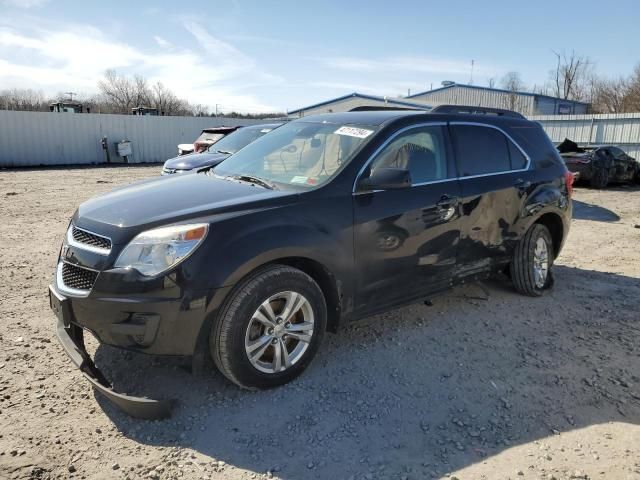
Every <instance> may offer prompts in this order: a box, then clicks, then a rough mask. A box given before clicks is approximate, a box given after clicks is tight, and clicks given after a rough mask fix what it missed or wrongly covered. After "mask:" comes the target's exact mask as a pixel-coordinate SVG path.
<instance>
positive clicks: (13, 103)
mask: <svg viewBox="0 0 640 480" xmlns="http://www.w3.org/2000/svg"><path fill="white" fill-rule="evenodd" d="M49 103H50V102H49V101H47V100H46V99H45V98H44V95H43V93H42V92H41V91H40V90H32V89H30V88H12V89H7V90H2V91H0V108H2V109H5V110H30V111H46V110H49Z"/></svg>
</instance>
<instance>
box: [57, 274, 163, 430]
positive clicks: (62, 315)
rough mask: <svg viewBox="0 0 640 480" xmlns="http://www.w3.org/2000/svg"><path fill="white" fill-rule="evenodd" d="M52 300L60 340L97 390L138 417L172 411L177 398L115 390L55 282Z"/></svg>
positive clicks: (146, 417)
mask: <svg viewBox="0 0 640 480" xmlns="http://www.w3.org/2000/svg"><path fill="white" fill-rule="evenodd" d="M49 304H50V306H51V309H52V310H53V311H54V313H55V314H56V316H57V317H58V327H57V334H58V339H59V340H60V344H61V345H62V347H63V348H64V350H65V352H66V353H67V355H69V358H71V361H72V362H73V363H74V364H75V365H76V366H77V367H78V368H79V369H80V371H81V372H82V374H83V375H84V376H85V377H86V378H87V380H89V382H91V384H92V385H93V387H94V388H95V389H96V390H97V391H98V392H100V393H101V394H102V395H104V396H105V397H107V399H109V400H110V401H111V402H112V403H114V404H115V405H117V406H118V407H119V408H120V409H121V410H123V411H124V412H125V413H127V414H129V415H131V416H132V417H135V418H141V419H145V420H156V419H161V418H166V417H168V416H170V415H171V411H172V409H173V406H174V405H175V400H153V399H150V398H144V397H132V396H129V395H124V394H122V393H118V392H116V391H114V390H113V387H112V385H111V383H110V382H109V381H108V380H107V379H106V378H105V376H104V375H103V374H102V372H101V371H100V370H98V367H96V365H95V363H93V360H92V359H91V357H90V356H89V353H88V352H87V350H86V348H85V346H84V331H83V329H82V328H81V327H79V326H77V325H75V324H74V323H72V322H71V319H72V318H71V317H72V313H71V308H70V306H69V301H68V299H67V298H65V297H63V296H62V295H60V294H59V293H58V292H57V291H56V290H55V289H54V288H53V286H49Z"/></svg>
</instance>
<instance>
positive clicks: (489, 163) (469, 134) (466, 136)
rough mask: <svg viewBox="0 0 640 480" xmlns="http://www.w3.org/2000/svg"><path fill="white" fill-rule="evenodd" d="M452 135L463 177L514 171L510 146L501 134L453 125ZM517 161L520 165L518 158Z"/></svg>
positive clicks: (489, 128)
mask: <svg viewBox="0 0 640 480" xmlns="http://www.w3.org/2000/svg"><path fill="white" fill-rule="evenodd" d="M452 132H453V139H454V146H455V151H456V158H457V161H458V168H459V170H460V175H461V176H463V177H470V176H474V175H486V174H490V173H500V172H506V171H509V170H511V169H512V168H511V155H510V152H509V143H510V142H509V140H508V139H507V137H506V136H505V135H504V134H503V133H502V132H500V131H499V130H496V129H495V128H491V127H484V126H479V125H478V126H476V125H454V126H452ZM516 150H517V149H516ZM514 156H515V154H514ZM515 161H516V162H517V161H518V160H517V158H516V160H515Z"/></svg>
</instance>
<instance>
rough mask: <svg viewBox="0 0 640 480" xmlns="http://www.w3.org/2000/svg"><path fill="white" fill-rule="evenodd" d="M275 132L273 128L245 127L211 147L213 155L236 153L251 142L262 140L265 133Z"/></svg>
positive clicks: (210, 150)
mask: <svg viewBox="0 0 640 480" xmlns="http://www.w3.org/2000/svg"><path fill="white" fill-rule="evenodd" d="M271 130H273V127H262V126H260V127H244V128H240V129H238V130H236V131H235V132H233V133H230V134H229V135H227V136H226V137H224V138H223V139H222V140H220V141H218V142H216V143H214V144H213V145H211V147H209V152H211V153H216V152H220V153H236V152H237V151H238V150H240V149H241V148H244V147H246V146H247V145H249V144H250V143H251V142H253V141H254V140H256V139H257V138H260V137H261V136H262V135H264V134H265V133H268V132H270V131H271Z"/></svg>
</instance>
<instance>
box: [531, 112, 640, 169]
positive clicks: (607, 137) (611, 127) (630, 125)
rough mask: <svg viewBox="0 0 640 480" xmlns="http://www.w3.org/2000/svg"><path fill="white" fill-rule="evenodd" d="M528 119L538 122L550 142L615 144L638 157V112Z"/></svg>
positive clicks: (547, 116)
mask: <svg viewBox="0 0 640 480" xmlns="http://www.w3.org/2000/svg"><path fill="white" fill-rule="evenodd" d="M528 118H529V120H535V121H537V122H540V123H541V124H542V127H543V128H544V130H545V132H547V135H549V137H551V140H552V141H553V142H556V143H557V142H561V141H563V140H564V139H565V138H568V139H569V140H573V141H574V142H576V143H578V144H580V145H603V144H606V145H618V146H619V147H620V148H622V149H623V150H624V151H625V152H627V154H629V155H631V156H632V157H634V158H635V159H637V160H640V113H621V114H615V115H613V114H612V115H545V116H537V117H528Z"/></svg>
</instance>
